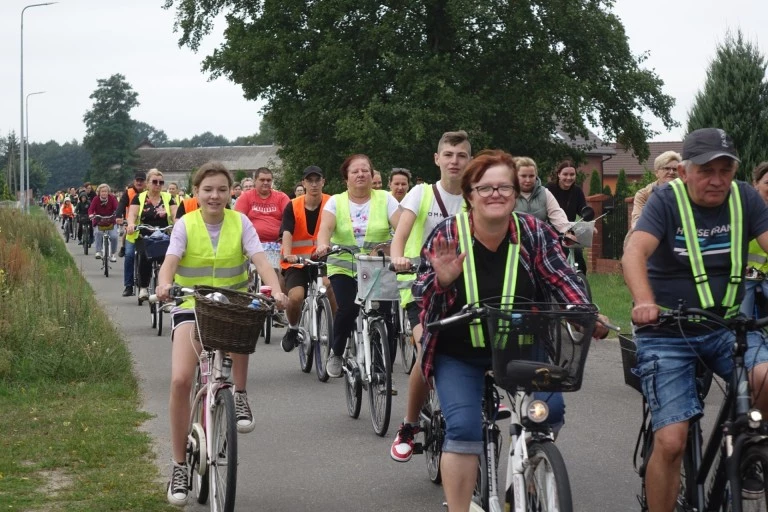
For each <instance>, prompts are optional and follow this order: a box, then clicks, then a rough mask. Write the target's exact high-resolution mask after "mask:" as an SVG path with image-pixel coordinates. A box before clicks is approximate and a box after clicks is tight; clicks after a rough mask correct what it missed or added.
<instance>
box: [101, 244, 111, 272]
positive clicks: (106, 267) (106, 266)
mask: <svg viewBox="0 0 768 512" xmlns="http://www.w3.org/2000/svg"><path fill="white" fill-rule="evenodd" d="M103 245H104V248H103V249H104V255H103V259H104V261H102V264H103V265H104V277H109V257H110V254H109V247H110V246H109V238H107V239H106V240H104V243H103Z"/></svg>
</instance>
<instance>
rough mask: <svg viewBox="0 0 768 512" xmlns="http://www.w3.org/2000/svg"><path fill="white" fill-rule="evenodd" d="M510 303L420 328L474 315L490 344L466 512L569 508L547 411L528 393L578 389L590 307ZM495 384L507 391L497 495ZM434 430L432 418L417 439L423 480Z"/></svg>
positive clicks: (592, 318) (591, 320)
mask: <svg viewBox="0 0 768 512" xmlns="http://www.w3.org/2000/svg"><path fill="white" fill-rule="evenodd" d="M518 302H520V304H519V305H518ZM501 303H502V304H503V298H502V300H501ZM514 304H515V305H514V306H513V307H508V306H499V298H494V299H489V300H486V301H481V303H479V304H477V305H467V306H465V307H464V308H463V309H462V310H461V311H459V312H458V313H456V314H454V315H452V316H449V317H447V318H444V319H442V320H439V321H437V322H432V323H430V324H428V325H427V326H426V328H427V329H444V328H447V327H450V326H452V325H457V324H461V323H467V322H469V321H472V320H473V319H478V318H482V319H485V322H486V326H487V332H488V338H489V339H490V340H491V354H492V369H493V374H492V375H489V374H488V373H487V374H486V378H485V391H484V398H483V402H484V405H483V454H482V455H481V457H480V461H479V466H478V477H477V478H478V480H477V485H476V488H475V492H474V495H473V498H472V505H471V510H474V511H480V510H482V511H487V512H501V511H502V510H510V511H515V512H527V511H540V510H547V511H549V510H557V511H561V512H568V511H571V510H573V504H572V496H571V489H570V481H569V478H568V471H567V468H566V465H565V461H564V459H563V457H562V455H561V454H560V451H559V450H558V448H557V446H556V445H555V444H554V432H553V430H552V427H551V426H550V425H549V424H548V423H547V422H546V420H547V418H548V416H549V407H548V406H547V403H546V402H545V401H542V400H539V399H536V398H535V397H534V396H533V392H534V391H551V392H557V391H563V392H565V391H578V390H579V389H580V387H581V382H582V379H583V372H584V362H585V360H586V357H587V353H588V351H589V345H590V342H591V339H592V333H593V331H594V328H595V323H596V321H597V309H596V308H595V307H594V306H592V305H583V304H553V303H536V302H523V301H522V300H521V299H520V298H516V299H515V302H514ZM564 323H574V324H576V325H578V326H579V327H580V329H581V330H580V336H576V337H574V336H571V335H570V334H569V333H568V331H567V329H566V328H565V327H564V325H563V324H564ZM496 385H499V386H500V387H502V388H503V389H504V390H505V391H506V392H507V394H508V396H509V399H510V402H511V404H512V407H511V409H510V413H509V414H510V418H511V421H510V428H509V432H510V442H509V456H508V461H507V475H506V487H505V491H504V493H503V494H501V493H500V492H499V489H500V488H499V485H498V475H497V471H498V462H499V456H500V453H501V451H500V450H501V442H500V436H499V433H500V431H499V428H498V426H497V425H496V421H497V420H498V419H500V417H499V404H500V397H499V394H498V390H497V389H496ZM425 416H426V415H425ZM436 427H437V426H436V425H435V423H434V420H432V423H431V424H430V425H428V429H430V430H427V431H425V432H428V435H429V436H432V438H431V439H430V437H425V443H426V445H427V446H428V447H429V448H428V450H425V451H426V452H427V457H428V470H429V471H430V478H432V475H436V476H437V477H438V478H439V466H437V470H435V469H434V465H435V459H437V463H438V464H439V453H438V447H437V446H435V440H436V439H439V437H440V433H439V432H438V433H435V431H434V430H435V429H436ZM425 435H427V434H425ZM433 481H435V480H434V479H433Z"/></svg>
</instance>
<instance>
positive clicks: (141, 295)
mask: <svg viewBox="0 0 768 512" xmlns="http://www.w3.org/2000/svg"><path fill="white" fill-rule="evenodd" d="M139 298H140V299H142V300H143V299H148V298H149V290H147V289H146V288H139Z"/></svg>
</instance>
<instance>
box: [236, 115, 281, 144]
mask: <svg viewBox="0 0 768 512" xmlns="http://www.w3.org/2000/svg"><path fill="white" fill-rule="evenodd" d="M274 143H275V129H274V128H273V127H272V125H271V124H269V123H268V122H267V121H266V120H265V119H263V118H262V120H261V123H259V133H256V134H253V135H248V136H246V137H238V138H236V139H235V140H233V141H232V145H233V146H269V145H272V144H274Z"/></svg>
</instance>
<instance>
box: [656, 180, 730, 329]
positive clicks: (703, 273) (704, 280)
mask: <svg viewBox="0 0 768 512" xmlns="http://www.w3.org/2000/svg"><path fill="white" fill-rule="evenodd" d="M669 184H670V186H671V187H672V190H673V191H674V193H675V199H676V200H677V210H678V212H679V213H680V220H681V221H682V225H683V236H684V237H685V246H686V249H687V250H688V260H689V261H690V264H691V271H692V272H693V280H694V282H695V283H696V293H698V295H699V303H700V307H701V308H702V309H709V308H713V307H715V299H714V298H713V297H712V290H711V289H710V287H709V282H708V281H709V276H707V269H706V268H705V267H704V259H703V258H702V256H701V246H700V245H699V237H698V232H697V230H696V220H695V219H694V218H693V210H692V209H691V201H690V199H689V198H688V192H687V190H686V188H685V185H684V184H683V181H682V180H681V179H680V178H677V179H674V180H672V181H671V182H670V183H669ZM728 212H729V213H730V224H731V233H730V236H731V274H730V278H729V279H728V286H727V288H726V290H725V296H724V297H723V301H722V306H723V307H724V308H725V309H726V317H729V316H733V315H735V314H736V313H738V312H739V304H736V294H737V293H738V291H739V285H740V284H741V281H742V280H743V273H744V265H743V262H742V254H741V242H742V240H743V229H744V225H743V222H744V221H743V214H742V210H741V194H740V193H739V187H738V185H737V184H736V182H735V181H734V182H731V194H730V197H729V198H728Z"/></svg>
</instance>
